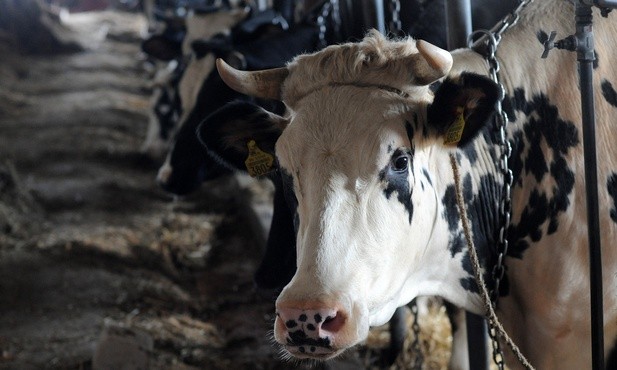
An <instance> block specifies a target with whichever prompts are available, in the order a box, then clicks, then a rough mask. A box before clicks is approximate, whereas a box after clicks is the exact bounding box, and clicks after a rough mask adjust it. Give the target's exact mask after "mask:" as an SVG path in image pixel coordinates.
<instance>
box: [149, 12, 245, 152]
mask: <svg viewBox="0 0 617 370" xmlns="http://www.w3.org/2000/svg"><path fill="white" fill-rule="evenodd" d="M248 14H249V10H248V9H245V8H229V7H223V8H220V7H216V8H214V7H213V8H210V9H201V10H200V11H193V12H191V13H190V14H189V15H188V16H187V18H186V19H185V22H184V23H185V24H186V26H185V27H184V26H183V25H178V20H175V21H174V20H171V23H170V25H169V26H168V27H166V28H165V30H164V31H163V32H162V33H160V34H155V35H152V36H150V37H149V38H148V39H146V40H144V42H143V43H142V50H143V51H144V52H146V53H147V54H148V55H150V56H152V57H154V58H156V59H158V60H162V61H167V62H168V63H169V64H168V65H167V67H166V69H168V71H165V70H163V69H162V70H161V71H160V72H159V73H158V74H160V75H162V78H159V79H157V80H155V86H154V92H153V96H152V110H151V112H150V120H149V124H148V131H147V133H146V138H145V140H144V143H143V144H142V148H141V150H142V151H143V152H146V153H148V154H150V155H151V156H153V157H161V156H164V155H165V153H166V152H167V150H168V149H169V143H170V141H171V138H172V137H173V135H174V133H175V132H176V131H177V129H178V123H179V122H181V121H182V120H184V119H186V114H187V112H190V111H191V110H192V108H193V107H194V105H195V102H196V99H197V95H198V93H199V88H200V86H201V85H200V82H201V81H203V79H205V78H206V76H207V75H208V74H209V73H210V72H211V71H212V70H213V69H214V58H213V57H212V56H210V57H209V58H196V57H194V56H193V55H192V54H193V50H192V48H191V45H192V43H193V42H195V41H196V40H201V39H210V38H212V37H214V36H215V35H216V36H217V37H219V38H227V37H229V34H230V32H231V28H232V27H233V26H235V25H236V24H238V22H240V21H242V20H243V19H245V18H246V17H247V15H248ZM161 72H162V73H161Z"/></svg>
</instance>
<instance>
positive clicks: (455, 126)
mask: <svg viewBox="0 0 617 370" xmlns="http://www.w3.org/2000/svg"><path fill="white" fill-rule="evenodd" d="M464 113H465V110H464V109H463V107H458V108H456V114H457V116H456V119H455V120H454V122H452V124H451V125H450V127H448V130H447V131H446V135H445V137H444V139H443V143H444V144H446V145H452V144H458V142H459V141H461V138H462V137H463V130H464V129H465V114H464Z"/></svg>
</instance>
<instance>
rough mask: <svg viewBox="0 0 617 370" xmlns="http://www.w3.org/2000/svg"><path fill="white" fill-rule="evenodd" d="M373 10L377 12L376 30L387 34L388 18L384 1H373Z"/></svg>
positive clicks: (375, 15)
mask: <svg viewBox="0 0 617 370" xmlns="http://www.w3.org/2000/svg"><path fill="white" fill-rule="evenodd" d="M373 9H374V11H375V14H374V19H375V26H374V27H375V28H376V29H377V30H378V31H379V32H380V33H381V34H383V35H385V34H386V18H385V13H384V4H383V0H373Z"/></svg>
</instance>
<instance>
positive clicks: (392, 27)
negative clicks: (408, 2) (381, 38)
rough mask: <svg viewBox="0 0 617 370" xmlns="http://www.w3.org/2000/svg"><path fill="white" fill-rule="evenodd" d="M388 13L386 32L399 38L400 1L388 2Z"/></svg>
mask: <svg viewBox="0 0 617 370" xmlns="http://www.w3.org/2000/svg"><path fill="white" fill-rule="evenodd" d="M388 8H389V9H388V10H389V11H390V22H389V23H388V32H389V33H391V34H393V35H395V36H401V35H402V33H403V24H402V22H401V2H400V0H390V2H389V3H388Z"/></svg>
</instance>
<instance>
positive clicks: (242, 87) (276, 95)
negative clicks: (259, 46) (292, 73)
mask: <svg viewBox="0 0 617 370" xmlns="http://www.w3.org/2000/svg"><path fill="white" fill-rule="evenodd" d="M216 68H217V69H218V71H219V74H220V75H221V78H222V79H223V81H224V82H225V83H226V84H227V86H229V87H231V88H232V89H234V90H236V91H237V92H240V93H242V94H246V95H250V96H254V97H257V98H265V99H276V100H280V99H281V86H282V85H283V81H284V80H285V78H286V77H287V75H288V74H289V70H288V69H287V68H286V67H281V68H273V69H266V70H263V71H240V70H237V69H235V68H233V67H232V66H230V65H229V64H227V63H226V62H225V61H224V60H223V59H221V58H218V59H217V60H216Z"/></svg>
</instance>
